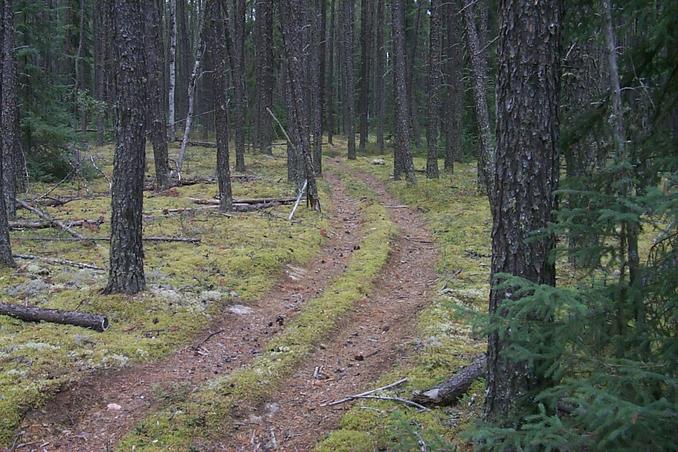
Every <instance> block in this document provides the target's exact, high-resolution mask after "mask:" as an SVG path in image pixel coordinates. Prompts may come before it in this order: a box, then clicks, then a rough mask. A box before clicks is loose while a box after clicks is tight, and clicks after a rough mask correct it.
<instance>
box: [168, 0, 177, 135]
mask: <svg viewBox="0 0 678 452" xmlns="http://www.w3.org/2000/svg"><path fill="white" fill-rule="evenodd" d="M168 16H169V17H168V18H167V22H168V32H169V45H168V49H167V59H168V69H169V77H168V82H167V92H168V94H167V140H169V141H170V142H173V141H174V140H175V138H176V135H177V129H176V125H175V122H176V108H175V102H176V100H175V97H176V89H177V0H170V1H169V15H168Z"/></svg>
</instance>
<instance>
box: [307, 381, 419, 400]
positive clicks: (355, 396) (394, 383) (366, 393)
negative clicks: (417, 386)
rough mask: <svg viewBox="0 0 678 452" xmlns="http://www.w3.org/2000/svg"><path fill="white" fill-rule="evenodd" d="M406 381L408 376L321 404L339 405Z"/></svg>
mask: <svg viewBox="0 0 678 452" xmlns="http://www.w3.org/2000/svg"><path fill="white" fill-rule="evenodd" d="M406 381H407V378H403V379H401V380H398V381H395V382H393V383H391V384H387V385H386V386H382V387H380V388H376V389H371V390H369V391H365V392H361V393H360V394H356V395H352V396H348V397H344V398H343V399H339V400H335V401H334V402H329V403H323V404H321V405H320V406H333V405H339V404H340V403H346V402H350V401H351V400H354V399H356V398H360V397H364V396H368V395H370V394H374V393H375V392H378V391H385V390H387V389H391V388H395V387H396V386H400V385H401V384H403V383H405V382H406Z"/></svg>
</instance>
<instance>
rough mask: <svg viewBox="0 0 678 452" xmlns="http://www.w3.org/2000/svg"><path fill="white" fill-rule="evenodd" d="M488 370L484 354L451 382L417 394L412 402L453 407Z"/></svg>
mask: <svg viewBox="0 0 678 452" xmlns="http://www.w3.org/2000/svg"><path fill="white" fill-rule="evenodd" d="M486 368H487V357H486V356H485V355H484V354H483V355H479V356H476V357H475V358H474V359H473V361H472V362H471V364H469V365H468V366H466V367H463V368H462V369H461V370H460V371H459V372H457V373H456V374H454V375H453V376H452V378H450V379H449V380H447V381H445V382H443V383H441V384H439V385H438V386H436V387H435V388H433V389H429V390H428V391H424V392H415V393H414V395H413V396H412V400H414V401H415V402H417V403H420V404H422V405H453V404H455V403H456V402H457V400H459V398H460V397H461V396H462V395H464V394H465V393H466V391H468V388H470V387H471V384H473V382H474V381H475V380H477V379H478V378H480V377H482V376H484V375H485V371H486Z"/></svg>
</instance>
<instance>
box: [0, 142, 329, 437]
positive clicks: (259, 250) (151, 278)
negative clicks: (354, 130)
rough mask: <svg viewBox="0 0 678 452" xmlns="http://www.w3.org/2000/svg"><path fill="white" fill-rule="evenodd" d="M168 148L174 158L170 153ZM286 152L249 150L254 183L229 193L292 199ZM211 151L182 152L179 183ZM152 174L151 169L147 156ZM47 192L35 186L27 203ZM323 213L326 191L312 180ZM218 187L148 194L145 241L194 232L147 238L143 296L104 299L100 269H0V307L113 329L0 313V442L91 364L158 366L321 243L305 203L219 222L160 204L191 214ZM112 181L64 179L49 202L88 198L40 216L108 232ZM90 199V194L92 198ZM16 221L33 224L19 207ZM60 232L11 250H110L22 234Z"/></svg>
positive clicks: (100, 154) (106, 168) (49, 253)
mask: <svg viewBox="0 0 678 452" xmlns="http://www.w3.org/2000/svg"><path fill="white" fill-rule="evenodd" d="M176 151H177V149H176V148H171V149H170V153H171V154H170V155H174V154H175V153H176ZM283 152H284V149H283V148H278V149H276V150H275V152H274V154H275V155H274V156H273V157H270V156H263V155H251V154H248V155H247V163H248V172H249V173H252V174H254V175H256V176H257V177H258V178H257V179H256V180H253V181H249V182H243V183H240V182H237V181H234V183H233V191H234V195H235V196H236V197H268V196H289V195H292V194H293V191H294V190H293V188H292V187H291V186H290V185H288V184H287V183H286V182H285V181H286V168H285V158H284V156H283V155H282V153H283ZM92 155H94V156H95V161H96V163H97V166H99V168H101V170H103V172H104V173H106V174H107V175H108V177H109V178H110V175H111V172H112V147H111V146H105V147H102V148H94V149H92ZM214 161H215V150H214V149H208V148H189V150H188V153H187V161H186V164H185V167H184V169H185V174H184V176H185V177H186V176H189V177H190V176H192V175H200V176H212V175H213V172H214ZM148 162H149V164H148V168H149V171H150V173H151V174H152V171H153V164H152V153H151V151H150V149H149V150H148ZM49 188H51V185H49V184H34V185H32V186H31V190H30V192H31V193H30V196H29V198H32V197H35V196H38V195H40V194H41V193H44V192H46V191H47V190H48V189H49ZM320 188H321V190H322V191H323V192H322V194H321V195H322V198H323V203H324V204H323V207H324V208H326V209H328V208H331V206H330V205H329V204H328V199H329V198H328V196H327V193H328V191H327V190H328V188H327V185H326V184H320ZM216 190H217V188H216V185H214V184H198V185H193V186H185V187H178V188H173V189H171V190H169V191H167V192H164V193H153V192H150V191H147V192H145V193H144V212H145V213H147V214H148V217H147V218H146V219H145V221H144V234H145V235H149V236H150V235H162V236H196V237H200V238H201V239H202V242H201V243H200V244H199V245H192V244H183V243H150V242H147V243H145V245H144V248H145V269H146V277H147V285H148V290H147V291H146V292H144V293H142V294H140V295H138V296H134V297H127V296H103V295H101V294H100V290H101V289H102V288H103V287H104V286H105V284H106V278H107V273H106V272H96V271H90V270H79V269H75V268H70V267H64V266H59V265H52V264H48V263H45V262H43V261H26V260H21V259H19V260H17V263H18V264H19V268H18V269H16V270H13V269H3V270H0V294H2V299H3V300H9V301H11V302H17V303H28V304H31V305H37V306H41V307H49V308H58V309H67V310H80V311H86V312H95V313H102V314H105V315H107V316H108V317H109V319H110V322H111V328H110V329H109V330H107V331H106V332H104V333H96V332H92V331H89V330H86V329H82V328H78V327H71V326H64V325H54V324H47V323H40V324H31V323H24V322H21V321H18V320H14V319H12V318H9V317H4V316H0V444H3V443H4V444H6V443H8V442H10V441H11V438H12V436H13V434H14V429H15V428H16V427H17V425H18V424H19V422H20V421H21V416H22V413H23V412H24V410H25V409H27V408H29V407H36V406H39V405H40V404H41V403H43V402H44V401H45V400H46V399H48V398H49V397H51V396H52V395H53V394H54V392H55V391H57V390H59V389H60V388H63V387H64V385H67V384H69V383H73V382H75V381H77V380H78V378H79V377H80V376H82V375H83V374H84V373H88V372H91V371H93V370H97V369H103V368H112V367H121V366H124V365H126V364H128V363H132V362H139V361H145V360H154V359H158V358H160V357H162V356H163V355H166V354H167V353H169V352H171V351H172V350H175V349H177V348H178V347H180V346H181V345H184V344H186V343H188V342H190V341H191V340H192V338H193V337H194V336H195V335H196V333H198V332H199V331H200V330H201V329H202V328H204V327H205V326H206V324H207V322H208V321H209V319H210V317H211V316H212V315H214V314H215V313H217V312H219V311H220V310H221V309H222V308H223V307H224V306H225V305H226V304H228V303H230V302H235V301H236V300H237V302H238V303H247V302H248V301H252V300H255V299H256V298H258V297H259V296H261V295H262V294H263V293H264V292H265V291H266V290H267V289H269V288H270V287H271V286H272V285H273V284H274V283H275V281H276V280H277V278H278V275H279V274H281V273H282V268H283V266H284V264H287V263H292V264H297V265H300V264H303V263H305V262H307V261H308V260H310V258H311V257H312V256H313V255H314V254H315V253H316V252H317V250H318V249H319V247H320V245H321V241H322V237H321V234H320V229H321V228H329V225H328V221H327V219H325V218H323V217H322V216H319V215H317V214H315V213H313V212H309V211H307V210H306V209H304V208H301V209H299V210H298V211H297V214H296V216H295V219H296V220H298V221H296V222H294V223H290V222H288V221H287V220H286V215H285V214H286V213H287V212H288V211H289V207H279V208H275V209H273V210H272V211H270V212H268V213H262V212H258V213H248V214H235V215H233V216H224V215H219V214H218V213H217V212H216V211H200V212H193V213H186V214H175V215H164V214H163V212H162V211H163V209H167V208H176V207H196V206H195V205H194V204H193V203H192V201H191V200H189V199H188V198H190V197H195V198H210V197H213V196H215V195H216ZM107 191H108V182H107V181H106V179H105V178H103V177H100V178H96V179H93V180H90V181H87V182H86V183H85V182H84V181H80V182H77V181H74V182H69V183H65V184H63V185H61V186H59V187H58V188H57V189H56V190H55V191H53V192H52V193H51V194H50V196H72V195H82V196H87V195H89V197H88V198H83V199H82V200H78V201H74V202H71V203H68V204H66V205H64V206H61V207H58V208H46V209H45V210H46V211H47V212H48V213H49V214H50V215H53V216H54V217H56V218H59V219H65V220H75V219H96V218H98V217H100V216H101V217H103V218H104V220H105V222H104V223H103V224H102V226H101V228H100V230H98V231H88V230H83V231H80V232H81V233H83V234H84V235H91V236H108V235H109V231H110V226H109V223H108V220H109V216H110V197H109V196H108V195H107ZM97 194H98V196H97ZM19 216H20V217H21V218H26V219H36V218H35V217H34V216H33V215H32V214H30V213H28V212H26V211H25V210H21V211H19ZM38 236H39V237H49V236H59V237H64V236H65V237H68V236H67V235H65V234H64V233H63V232H61V231H57V230H37V231H13V232H12V233H11V237H12V246H13V251H14V253H17V254H35V255H38V256H44V257H56V258H61V259H70V260H74V261H78V262H87V263H92V264H96V265H97V266H99V267H102V268H106V267H107V264H108V244H107V243H106V242H98V246H84V245H83V244H82V243H78V242H58V241H33V240H29V238H30V237H38Z"/></svg>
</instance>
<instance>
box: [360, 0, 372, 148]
mask: <svg viewBox="0 0 678 452" xmlns="http://www.w3.org/2000/svg"><path fill="white" fill-rule="evenodd" d="M372 1H373V0H372ZM369 4H370V0H361V2H360V48H361V51H360V58H361V63H360V99H359V103H360V143H359V149H360V152H362V153H364V152H365V146H366V145H367V142H368V141H369V122H368V119H369V105H370V97H369V95H370V88H369V87H370V51H371V48H372V46H371V45H370V44H371V41H370V39H371V37H372V31H371V27H372V25H371V24H370V8H369Z"/></svg>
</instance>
